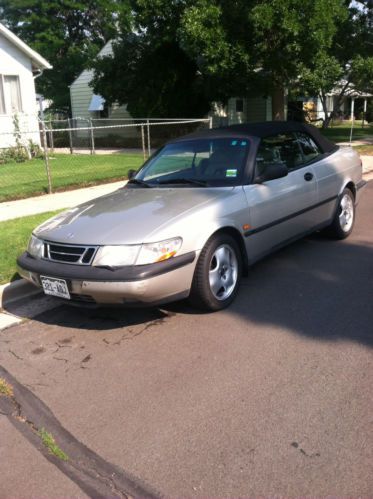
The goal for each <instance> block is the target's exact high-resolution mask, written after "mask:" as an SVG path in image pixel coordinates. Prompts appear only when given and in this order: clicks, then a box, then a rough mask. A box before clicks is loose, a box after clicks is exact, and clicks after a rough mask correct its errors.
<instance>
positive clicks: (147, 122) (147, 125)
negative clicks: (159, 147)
mask: <svg viewBox="0 0 373 499" xmlns="http://www.w3.org/2000/svg"><path fill="white" fill-rule="evenodd" d="M146 127H147V132H148V158H150V124H149V120H146Z"/></svg>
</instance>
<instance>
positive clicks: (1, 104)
mask: <svg viewBox="0 0 373 499" xmlns="http://www.w3.org/2000/svg"><path fill="white" fill-rule="evenodd" d="M0 114H5V101H4V85H3V79H2V77H1V75H0Z"/></svg>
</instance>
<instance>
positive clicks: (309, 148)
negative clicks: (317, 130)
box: [297, 133, 322, 163]
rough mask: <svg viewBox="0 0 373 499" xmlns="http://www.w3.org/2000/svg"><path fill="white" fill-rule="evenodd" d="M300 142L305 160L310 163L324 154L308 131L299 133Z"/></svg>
mask: <svg viewBox="0 0 373 499" xmlns="http://www.w3.org/2000/svg"><path fill="white" fill-rule="evenodd" d="M297 137H298V143H299V145H300V148H301V150H302V153H303V156H304V162H305V163H308V162H309V161H312V160H313V159H315V158H317V157H318V156H320V155H321V154H322V151H321V149H320V148H319V146H318V145H317V144H316V143H315V142H314V140H313V139H312V138H311V137H310V136H309V135H308V134H306V133H297Z"/></svg>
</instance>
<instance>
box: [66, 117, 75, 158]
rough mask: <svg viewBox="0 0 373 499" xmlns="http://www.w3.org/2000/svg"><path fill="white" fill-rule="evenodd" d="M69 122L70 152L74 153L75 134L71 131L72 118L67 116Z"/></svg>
mask: <svg viewBox="0 0 373 499" xmlns="http://www.w3.org/2000/svg"><path fill="white" fill-rule="evenodd" d="M67 124H68V127H67V128H68V129H69V145H70V154H73V152H74V150H73V134H72V133H71V128H72V126H71V120H70V118H67Z"/></svg>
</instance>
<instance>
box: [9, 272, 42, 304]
mask: <svg viewBox="0 0 373 499" xmlns="http://www.w3.org/2000/svg"><path fill="white" fill-rule="evenodd" d="M41 293H42V291H41V289H40V288H37V287H36V286H34V285H33V284H31V283H30V282H28V281H26V280H25V279H19V280H18V281H13V282H8V283H7V284H3V285H2V286H0V309H2V308H4V306H5V305H9V304H10V303H14V302H17V301H19V300H23V299H25V298H30V297H31V296H35V295H38V294H41Z"/></svg>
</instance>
